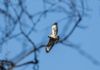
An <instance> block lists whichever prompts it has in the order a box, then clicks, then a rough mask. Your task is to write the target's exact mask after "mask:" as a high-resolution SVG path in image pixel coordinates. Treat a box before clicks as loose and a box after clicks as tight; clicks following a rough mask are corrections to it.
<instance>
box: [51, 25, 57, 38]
mask: <svg viewBox="0 0 100 70" xmlns="http://www.w3.org/2000/svg"><path fill="white" fill-rule="evenodd" d="M57 34H58V25H57V23H54V24H53V25H52V27H51V35H50V36H51V37H53V38H56V37H57Z"/></svg>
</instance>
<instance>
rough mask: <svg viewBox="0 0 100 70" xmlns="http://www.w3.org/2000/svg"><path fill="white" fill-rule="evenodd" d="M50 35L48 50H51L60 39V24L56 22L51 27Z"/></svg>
mask: <svg viewBox="0 0 100 70" xmlns="http://www.w3.org/2000/svg"><path fill="white" fill-rule="evenodd" d="M48 37H49V42H48V44H47V46H46V52H47V53H48V52H50V50H51V49H52V47H53V46H54V44H55V43H57V42H58V41H59V36H58V24H57V23H54V24H53V25H52V27H51V34H50V35H49V36H48Z"/></svg>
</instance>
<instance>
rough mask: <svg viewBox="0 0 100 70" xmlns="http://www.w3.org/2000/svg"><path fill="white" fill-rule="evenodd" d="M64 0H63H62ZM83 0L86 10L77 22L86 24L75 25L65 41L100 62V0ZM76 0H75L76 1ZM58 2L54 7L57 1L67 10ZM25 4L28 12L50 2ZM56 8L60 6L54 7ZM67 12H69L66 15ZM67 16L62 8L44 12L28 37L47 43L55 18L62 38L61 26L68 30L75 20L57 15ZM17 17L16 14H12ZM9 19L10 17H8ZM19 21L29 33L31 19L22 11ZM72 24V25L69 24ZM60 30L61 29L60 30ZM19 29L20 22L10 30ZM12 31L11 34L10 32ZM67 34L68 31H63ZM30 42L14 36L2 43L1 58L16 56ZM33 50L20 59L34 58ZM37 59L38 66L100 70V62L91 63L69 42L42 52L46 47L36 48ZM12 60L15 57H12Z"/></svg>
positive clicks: (55, 69) (39, 0)
mask: <svg viewBox="0 0 100 70" xmlns="http://www.w3.org/2000/svg"><path fill="white" fill-rule="evenodd" d="M11 1H12V3H14V2H15V4H16V3H17V0H11ZM13 1H14V2H13ZM48 1H50V0H48ZM65 1H66V0H65ZM84 1H85V8H86V10H85V12H86V15H85V16H83V17H82V21H81V22H80V25H81V26H85V27H86V28H85V29H81V28H76V30H75V31H74V32H73V34H72V35H71V36H70V37H69V38H68V41H70V42H72V43H73V44H75V45H78V46H79V47H80V48H81V49H82V50H84V52H86V53H87V54H89V55H91V56H92V57H93V58H94V59H95V60H97V61H98V62H100V43H99V42H100V37H99V36H100V32H99V29H100V19H99V16H100V1H99V0H84ZM0 2H1V4H0V6H1V7H0V8H1V9H2V8H3V9H5V8H4V7H3V4H2V2H3V1H2V0H1V1H0ZM76 2H78V0H77V1H76ZM51 3H58V0H54V1H53V0H51ZM62 4H63V3H61V4H59V3H58V4H57V5H56V6H54V7H53V8H56V7H57V6H58V5H60V6H62V7H64V8H65V7H66V10H69V7H67V5H62ZM24 6H26V8H25V10H27V12H29V13H30V14H31V15H33V14H34V13H37V12H41V11H43V10H45V9H48V8H49V7H50V5H49V4H46V5H45V7H44V3H43V0H34V1H33V0H26V1H25V3H24ZM14 8H16V11H17V13H18V14H19V13H20V7H18V6H14ZM56 9H57V10H59V8H56ZM13 12H14V11H13V10H12V7H9V13H10V14H12V16H13V17H15V13H13ZM39 16H40V15H37V16H36V17H34V18H32V20H33V21H34V22H36V21H37V19H39ZM67 16H68V15H67ZM64 17H66V15H65V14H64V13H62V12H50V13H47V14H46V15H44V16H42V17H41V19H40V21H39V22H38V24H36V26H35V28H34V29H35V30H36V31H33V32H32V33H31V34H30V35H29V37H30V38H31V40H32V41H34V43H35V44H36V45H37V46H38V45H39V44H41V43H43V44H46V43H47V42H48V40H49V38H48V35H49V34H50V31H51V28H50V27H51V25H52V24H53V23H54V22H58V27H59V31H58V35H59V36H60V37H61V38H62V37H63V36H64V35H63V34H64V33H63V34H62V32H64V29H63V28H64V26H65V25H66V24H68V26H65V31H66V29H67V27H68V28H69V29H68V31H70V28H71V26H72V27H73V24H74V21H73V20H72V21H71V23H68V19H70V17H67V18H66V19H65V20H63V21H60V19H62V18H64ZM15 18H16V17H15ZM0 19H1V20H0V21H1V22H0V31H3V30H5V25H6V24H5V22H8V21H9V19H8V20H7V19H6V21H5V16H3V15H2V14H0ZM9 22H10V21H9ZM21 22H22V23H24V24H25V25H26V26H23V27H22V28H23V31H24V32H25V33H28V32H29V30H30V28H31V27H32V22H31V20H30V19H28V17H27V15H26V14H25V13H24V14H23V15H22V18H21ZM11 23H13V22H11ZM70 24H71V25H70ZM62 30H63V31H62ZM17 33H20V25H19V24H17V25H16V28H15V30H14V32H13V34H17ZM13 34H12V35H13ZM65 34H67V32H65ZM1 38H2V32H0V39H1ZM31 48H32V45H31V44H30V43H29V42H28V41H27V39H26V38H25V37H23V35H20V36H18V37H17V38H14V39H10V40H8V41H7V42H5V43H4V44H3V46H2V50H0V51H1V53H0V59H5V57H6V58H7V59H9V60H12V59H15V60H16V59H17V58H18V56H17V55H19V54H20V53H21V52H22V51H26V50H31ZM33 58H34V53H32V54H30V55H29V56H27V57H26V58H25V59H23V60H22V61H21V63H23V62H26V61H29V60H33ZM38 60H39V70H100V64H99V65H96V64H93V61H91V60H90V59H88V58H87V56H86V57H85V56H83V55H82V54H80V53H79V52H78V51H77V50H76V49H73V48H71V47H69V46H65V45H62V44H60V43H58V44H56V45H55V46H54V47H53V49H52V50H51V51H50V53H46V52H45V48H42V49H41V50H40V51H39V52H38ZM12 61H14V60H12ZM23 69H24V70H32V65H28V66H23V67H20V68H15V69H14V70H23Z"/></svg>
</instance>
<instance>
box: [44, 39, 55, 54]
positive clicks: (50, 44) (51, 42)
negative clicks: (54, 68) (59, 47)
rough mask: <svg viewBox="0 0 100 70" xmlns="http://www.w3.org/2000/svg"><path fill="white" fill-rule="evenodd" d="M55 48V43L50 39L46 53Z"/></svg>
mask: <svg viewBox="0 0 100 70" xmlns="http://www.w3.org/2000/svg"><path fill="white" fill-rule="evenodd" d="M53 46H54V41H53V40H52V39H50V40H49V42H48V44H47V47H46V52H47V53H48V52H49V51H50V50H51V49H52V47H53Z"/></svg>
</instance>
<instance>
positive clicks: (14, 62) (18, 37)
mask: <svg viewBox="0 0 100 70" xmlns="http://www.w3.org/2000/svg"><path fill="white" fill-rule="evenodd" d="M38 1H39V2H40V3H39V4H41V5H40V6H39V7H41V8H42V9H38V7H37V8H36V7H35V5H34V2H35V0H1V1H0V5H1V6H2V7H0V19H2V20H3V21H1V22H2V23H0V51H1V52H0V54H4V55H5V56H4V58H0V59H1V60H0V70H13V69H14V68H17V67H22V66H25V65H33V70H38V69H39V59H38V55H39V52H40V50H42V48H45V47H47V43H48V39H49V38H48V36H49V34H50V32H51V30H50V29H51V26H52V24H54V23H57V24H58V36H59V40H58V41H56V42H55V44H58V43H60V44H63V45H65V46H67V47H71V48H73V49H75V50H76V51H78V52H79V53H80V54H81V55H83V56H85V57H86V58H87V59H89V60H90V61H91V62H93V63H94V64H95V65H100V62H99V61H97V60H96V59H95V58H93V57H92V56H91V55H90V54H88V53H86V52H85V51H84V50H82V49H81V47H80V46H79V45H75V44H73V43H72V42H70V41H69V40H68V39H69V38H70V36H71V35H72V34H73V32H74V31H75V30H76V28H79V29H84V28H85V27H84V26H82V25H81V24H80V23H81V21H82V19H83V17H84V16H88V13H87V10H88V8H87V7H86V6H85V2H86V1H85V0H38ZM31 3H32V4H31ZM29 4H30V5H29ZM39 4H38V5H39ZM32 6H33V7H32ZM49 17H50V18H49ZM51 18H52V19H51ZM48 21H49V22H48ZM40 34H41V35H40ZM36 37H37V39H36ZM11 43H12V44H13V43H17V44H18V45H17V44H16V45H17V46H16V45H15V46H14V45H11ZM5 44H10V45H8V46H7V45H6V46H5ZM55 44H53V47H54V46H55ZM7 47H9V48H12V47H15V48H17V47H20V49H21V51H20V53H18V52H17V51H16V54H17V55H15V56H12V57H9V55H10V54H12V52H11V51H10V50H7V49H5V50H6V52H5V53H4V52H3V48H7ZM50 52H51V51H50ZM50 52H49V53H50ZM31 54H32V55H31ZM29 55H31V56H33V60H30V61H27V62H24V63H21V64H19V63H20V62H21V61H22V60H24V58H26V57H29Z"/></svg>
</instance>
